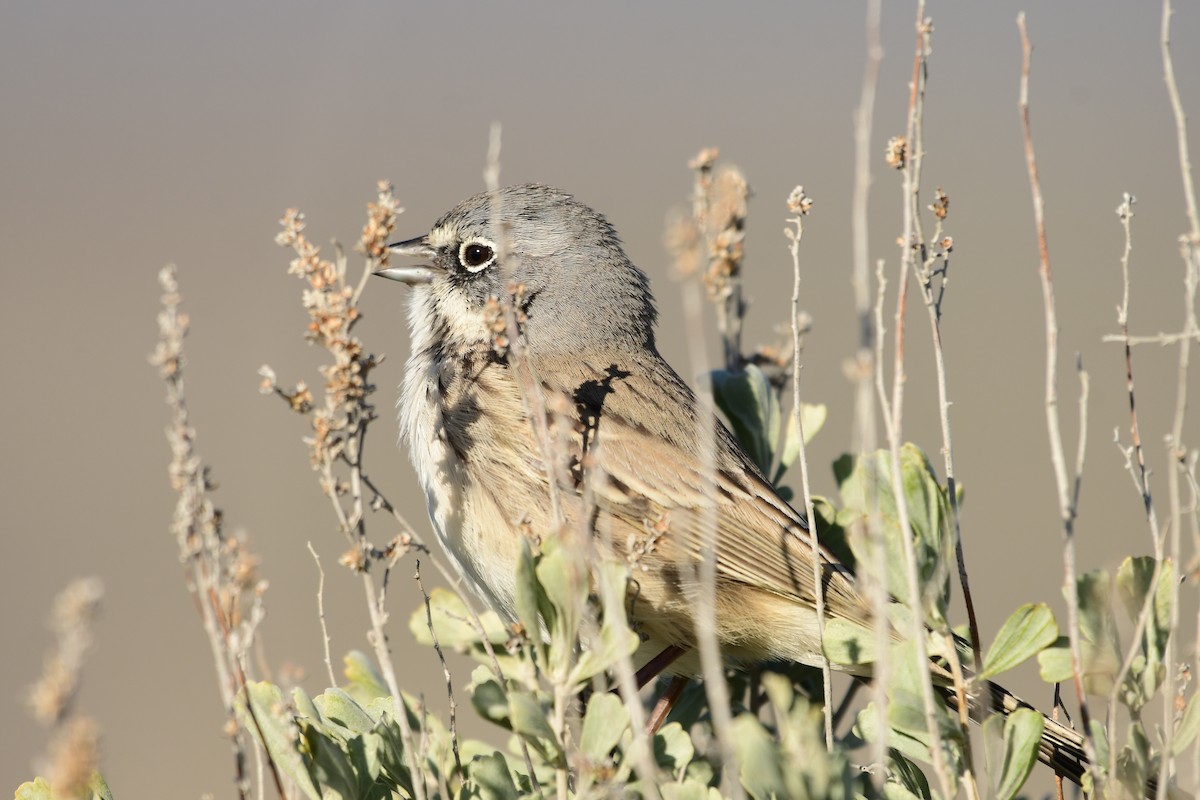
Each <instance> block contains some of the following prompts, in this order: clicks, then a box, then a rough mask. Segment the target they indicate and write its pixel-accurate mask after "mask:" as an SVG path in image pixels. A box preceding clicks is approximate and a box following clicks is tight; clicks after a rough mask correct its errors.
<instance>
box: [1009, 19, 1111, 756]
mask: <svg viewBox="0 0 1200 800" xmlns="http://www.w3.org/2000/svg"><path fill="white" fill-rule="evenodd" d="M1017 27H1018V28H1019V30H1020V33H1021V54H1022V58H1021V93H1020V99H1019V102H1018V107H1019V111H1020V117H1021V129H1022V132H1023V134H1024V140H1025V163H1026V167H1027V169H1028V171H1029V185H1030V191H1031V192H1032V196H1033V216H1034V226H1035V229H1036V232H1037V242H1038V254H1039V256H1040V269H1039V270H1038V275H1039V277H1040V278H1041V283H1042V301H1043V305H1044V307H1045V312H1046V427H1047V429H1048V433H1049V439H1050V459H1051V462H1052V464H1053V467H1054V478H1055V484H1056V485H1057V487H1058V506H1059V514H1060V516H1061V518H1062V526H1063V591H1064V594H1065V595H1066V600H1067V626H1068V636H1069V638H1070V642H1071V666H1072V672H1073V673H1074V683H1075V694H1076V697H1077V698H1078V700H1079V714H1080V722H1081V723H1082V727H1083V735H1084V748H1085V751H1086V753H1087V757H1088V761H1089V762H1091V763H1092V764H1095V763H1096V747H1095V742H1093V741H1092V733H1091V715H1090V714H1089V713H1088V706H1087V695H1086V694H1085V693H1084V690H1083V673H1082V655H1081V652H1080V643H1079V598H1078V589H1077V587H1076V585H1075V581H1076V578H1075V575H1076V568H1075V515H1076V501H1075V500H1074V499H1072V492H1071V489H1070V482H1069V480H1068V478H1067V464H1066V458H1065V456H1064V455H1063V443H1062V431H1061V430H1060V428H1059V422H1058V388H1057V387H1058V377H1057V372H1058V320H1057V317H1056V314H1055V307H1054V282H1053V280H1052V279H1051V277H1050V250H1049V246H1048V245H1047V241H1046V215H1045V203H1044V202H1043V200H1042V187H1041V183H1040V182H1039V180H1038V171H1037V159H1036V157H1035V155H1034V151H1033V134H1032V132H1031V130H1030V126H1029V63H1030V56H1031V54H1032V51H1033V48H1032V46H1031V45H1030V43H1029V34H1028V32H1027V30H1026V28H1025V14H1024V12H1022V13H1021V14H1018V15H1017ZM1081 479H1082V474H1081V471H1079V472H1078V473H1077V474H1076V476H1075V485H1076V490H1075V492H1074V495H1075V498H1078V486H1079V482H1080V480H1081Z"/></svg>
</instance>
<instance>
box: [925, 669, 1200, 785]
mask: <svg viewBox="0 0 1200 800" xmlns="http://www.w3.org/2000/svg"><path fill="white" fill-rule="evenodd" d="M939 689H940V691H941V692H942V693H943V695H944V696H945V698H946V702H947V703H948V704H949V705H950V706H952V707H954V708H957V707H958V701H957V698H956V696H955V694H954V691H953V689H951V688H950V687H939ZM967 705H968V707H969V708H968V711H969V713H970V715H971V719H973V720H975V721H976V722H979V723H982V722H983V721H984V720H985V719H987V718H988V717H989V716H990V715H992V714H1003V715H1004V716H1006V717H1007V716H1008V715H1009V714H1012V713H1013V712H1014V711H1016V710H1018V709H1021V708H1028V709H1031V710H1033V711H1037V710H1038V709H1036V708H1034V707H1033V706H1031V705H1030V704H1029V703H1026V702H1025V701H1024V700H1022V699H1021V698H1019V697H1017V696H1016V695H1015V694H1013V693H1012V692H1010V691H1009V690H1008V689H1005V688H1004V687H1003V686H1001V685H1000V684H998V683H993V682H992V681H986V682H985V683H984V689H983V691H981V692H980V693H979V695H971V696H970V697H968V698H967ZM1039 713H1040V712H1039ZM1042 718H1043V720H1044V721H1045V727H1044V728H1043V730H1042V740H1041V742H1040V743H1039V744H1038V761H1041V762H1042V763H1043V764H1045V765H1046V766H1048V767H1049V768H1050V769H1052V770H1054V772H1055V774H1057V775H1061V776H1063V777H1064V778H1066V779H1067V780H1069V781H1071V782H1072V783H1074V784H1076V785H1080V786H1081V785H1083V776H1084V775H1086V774H1087V771H1088V764H1089V762H1088V757H1087V751H1086V750H1085V749H1084V739H1083V734H1081V733H1080V732H1079V731H1076V730H1074V729H1072V728H1068V727H1067V726H1065V725H1063V724H1062V723H1060V722H1057V721H1055V720H1053V719H1050V718H1049V717H1047V716H1046V715H1045V714H1043V715H1042ZM1157 787H1158V781H1157V779H1155V778H1154V777H1151V778H1150V780H1149V781H1147V782H1146V786H1145V789H1144V792H1143V794H1144V795H1145V797H1147V798H1154V797H1157ZM1170 796H1171V797H1185V796H1186V795H1183V794H1180V793H1178V792H1176V791H1172V792H1171V793H1170Z"/></svg>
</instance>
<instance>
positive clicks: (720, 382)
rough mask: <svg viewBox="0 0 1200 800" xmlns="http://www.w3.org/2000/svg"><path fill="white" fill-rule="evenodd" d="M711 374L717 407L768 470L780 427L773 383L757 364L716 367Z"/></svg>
mask: <svg viewBox="0 0 1200 800" xmlns="http://www.w3.org/2000/svg"><path fill="white" fill-rule="evenodd" d="M711 377H712V389H713V400H714V401H716V404H717V407H718V408H720V409H721V412H722V413H724V414H725V417H726V418H727V419H728V420H729V424H730V426H731V427H732V428H733V433H734V435H735V436H737V439H738V441H739V442H740V443H741V445H742V447H744V448H745V450H746V452H747V453H748V454H749V455H750V457H751V458H753V459H754V463H755V464H757V465H758V467H759V469H761V470H762V471H763V472H764V473H768V472H769V471H770V469H771V461H772V457H773V455H774V452H775V443H776V442H777V441H778V439H779V427H780V415H779V400H778V399H776V397H775V392H774V390H773V389H772V388H771V382H770V381H769V380H767V376H766V375H764V374H763V371H762V370H761V369H760V368H759V367H757V366H756V365H754V364H747V365H746V366H745V367H744V368H743V369H740V370H737V371H735V372H731V371H728V370H717V371H715V372H713V373H712V376H711Z"/></svg>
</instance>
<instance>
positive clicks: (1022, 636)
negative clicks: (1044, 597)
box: [979, 603, 1058, 678]
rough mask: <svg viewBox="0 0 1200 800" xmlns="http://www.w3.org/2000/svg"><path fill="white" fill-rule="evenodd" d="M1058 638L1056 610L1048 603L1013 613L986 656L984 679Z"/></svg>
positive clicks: (1019, 661)
mask: <svg viewBox="0 0 1200 800" xmlns="http://www.w3.org/2000/svg"><path fill="white" fill-rule="evenodd" d="M1057 639H1058V625H1057V624H1056V623H1055V622H1054V613H1053V612H1052V611H1051V610H1050V607H1049V606H1048V605H1046V604H1045V603H1037V604H1033V603H1028V604H1026V605H1023V606H1021V607H1020V608H1018V609H1017V610H1016V611H1014V612H1013V614H1012V616H1010V617H1009V618H1008V619H1007V620H1005V622H1004V625H1002V626H1001V627H1000V632H999V633H997V634H996V639H995V641H993V642H992V646H991V647H990V648H988V651H987V655H985V656H984V658H983V672H982V673H981V674H980V676H979V677H980V678H990V677H993V676H995V675H999V674H1001V673H1002V672H1007V671H1008V670H1010V669H1012V668H1013V667H1015V666H1017V665H1018V664H1020V663H1022V662H1024V661H1025V660H1026V659H1028V658H1031V657H1032V656H1033V655H1035V654H1036V653H1038V652H1040V651H1042V650H1043V649H1045V648H1047V647H1049V646H1050V645H1052V644H1054V642H1055V640H1057Z"/></svg>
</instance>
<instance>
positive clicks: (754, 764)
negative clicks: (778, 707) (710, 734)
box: [733, 714, 790, 800]
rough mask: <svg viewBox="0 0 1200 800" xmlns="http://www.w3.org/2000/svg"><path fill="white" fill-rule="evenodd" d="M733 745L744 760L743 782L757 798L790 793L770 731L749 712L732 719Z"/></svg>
mask: <svg viewBox="0 0 1200 800" xmlns="http://www.w3.org/2000/svg"><path fill="white" fill-rule="evenodd" d="M733 734H734V736H733V740H734V747H735V748H736V749H737V756H738V761H739V762H740V764H741V768H742V770H741V779H742V785H743V786H745V787H746V791H747V792H748V793H749V794H750V796H751V797H753V798H755V800H772V798H782V797H789V796H790V792H789V791H788V783H787V780H786V779H785V778H784V775H783V772H782V771H781V769H780V768H781V766H782V764H783V760H782V759H781V758H780V757H779V753H778V750H777V748H776V746H775V742H774V740H772V738H771V736H770V734H768V733H767V732H766V730H764V729H763V726H762V725H761V724H759V722H758V720H756V719H754V717H752V716H751V715H750V714H741V715H739V716H738V718H737V719H735V720H734V721H733Z"/></svg>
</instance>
